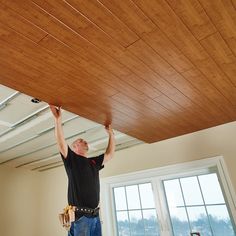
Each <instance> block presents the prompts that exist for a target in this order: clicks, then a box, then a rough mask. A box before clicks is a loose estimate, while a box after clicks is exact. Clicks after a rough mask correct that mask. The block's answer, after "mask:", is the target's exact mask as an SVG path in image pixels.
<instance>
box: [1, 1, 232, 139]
mask: <svg viewBox="0 0 236 236" xmlns="http://www.w3.org/2000/svg"><path fill="white" fill-rule="evenodd" d="M201 1H203V0H201ZM225 1H226V2H227V4H229V2H228V0H225ZM0 2H1V3H2V4H3V5H2V8H1V7H0V8H1V9H0V13H1V10H2V9H6V12H2V13H3V16H0V22H1V17H3V18H2V22H3V23H4V21H5V20H6V19H7V17H8V16H9V19H10V24H6V25H1V24H0V43H1V48H0V55H1V57H0V83H3V84H5V85H7V86H10V87H12V88H14V89H16V90H18V91H22V92H24V93H27V94H29V95H31V96H34V97H35V96H38V98H39V99H41V100H45V101H46V102H49V103H53V104H56V105H62V107H64V108H65V109H66V110H68V111H71V112H74V113H77V114H80V115H83V116H84V117H86V118H88V119H91V120H93V121H96V122H99V123H101V124H104V123H109V122H112V123H113V125H114V128H116V129H118V130H119V131H122V132H124V133H127V134H129V135H133V136H135V137H136V138H140V139H141V140H144V141H146V142H154V141H159V140H163V139H166V138H170V137H175V136H177V135H182V134H185V133H189V132H194V131H197V130H200V129H203V128H208V127H212V126H215V125H219V124H222V123H225V122H229V121H232V120H235V117H236V110H235V107H234V106H233V104H235V103H236V100H235V98H236V97H235V96H236V93H235V87H234V85H233V81H235V80H234V77H235V76H234V75H235V70H234V63H235V58H234V57H235V55H233V53H231V54H230V53H229V50H230V49H231V50H232V48H231V45H230V44H229V43H228V41H227V40H226V38H227V37H228V38H229V35H230V34H229V33H231V32H229V30H227V33H228V34H227V37H226V36H224V35H223V34H222V33H221V31H220V30H219V26H217V25H216V28H217V29H218V30H219V32H220V34H221V36H223V37H222V38H223V39H224V40H225V41H224V40H223V39H222V38H221V39H222V40H223V41H222V40H219V41H217V40H218V39H220V37H218V36H220V35H217V34H216V35H213V34H212V33H214V32H215V29H216V28H214V25H213V24H215V22H214V21H213V20H212V16H211V15H210V14H208V11H207V10H206V8H205V6H204V5H203V4H202V3H199V2H200V1H199V2H197V1H196V0H189V1H188V2H184V1H180V0H176V1H170V0H165V1H164V0H155V1H154V0H149V1H148V2H147V1H144V0H134V1H131V0H127V1H125V0H121V1H114V2H110V1H107V0H100V1H95V0H91V1H89V2H84V1H82V0H79V1H77V0H76V1H75V0H70V1H69V0H68V1H56V0H52V1H44V0H33V2H32V1H29V0H21V1H18V0H12V1H7V0H0ZM176 3H179V4H176ZM217 4H219V3H218V2H217ZM217 4H216V5H217ZM219 6H220V5H217V7H219ZM224 7H225V9H227V14H230V15H232V14H233V12H232V8H231V7H229V6H226V5H224ZM203 8H204V9H203ZM229 9H230V10H229ZM224 14H225V13H224ZM191 15H192V18H191ZM13 16H16V17H13ZM224 16H226V15H224ZM4 17H5V18H4ZM209 17H210V19H211V21H210V20H209ZM230 17H231V18H232V19H234V18H233V16H230ZM22 19H23V20H22ZM225 19H226V18H225ZM225 19H224V21H225ZM227 19H228V18H227ZM217 20H218V21H221V19H220V20H219V19H217ZM222 22H223V21H222ZM212 23H213V24H212ZM15 25H16V26H15ZM17 26H18V27H21V26H22V29H17V28H16V27H17ZM31 26H32V29H31ZM14 27H15V28H14ZM31 30H32V31H31ZM34 30H39V32H41V31H42V32H44V33H45V35H44V38H40V37H39V40H37V37H38V35H37V34H36V37H35V38H34V39H33V38H30V37H31V36H30V34H32V32H33V31H34ZM164 32H165V33H164ZM140 38H141V40H140ZM199 40H202V41H199ZM211 40H213V41H211ZM216 41H217V42H216ZM34 42H38V44H36V43H34ZM204 43H205V44H207V43H208V44H209V43H211V45H206V46H205V47H203V46H204ZM210 46H212V47H214V48H215V49H214V50H213V51H210V50H211V49H212V48H211V47H210ZM227 46H228V47H227ZM222 55H223V56H222ZM227 76H228V77H227ZM229 78H231V80H229ZM42 84H43V85H45V86H44V88H42ZM58 95H60V96H58Z"/></svg>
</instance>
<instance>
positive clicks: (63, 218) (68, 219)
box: [59, 206, 75, 231]
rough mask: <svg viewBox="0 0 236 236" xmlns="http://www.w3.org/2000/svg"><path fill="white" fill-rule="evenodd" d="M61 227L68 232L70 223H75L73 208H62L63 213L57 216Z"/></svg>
mask: <svg viewBox="0 0 236 236" xmlns="http://www.w3.org/2000/svg"><path fill="white" fill-rule="evenodd" d="M59 220H60V223H61V225H62V226H63V227H64V228H65V229H66V230H67V231H69V230H70V226H71V223H72V222H74V221H75V207H73V206H67V207H66V208H64V210H63V213H60V214H59Z"/></svg>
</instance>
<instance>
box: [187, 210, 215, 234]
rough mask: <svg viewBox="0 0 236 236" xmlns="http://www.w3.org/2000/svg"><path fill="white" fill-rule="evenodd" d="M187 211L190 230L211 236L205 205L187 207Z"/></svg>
mask: <svg viewBox="0 0 236 236" xmlns="http://www.w3.org/2000/svg"><path fill="white" fill-rule="evenodd" d="M187 211H188V215H189V221H190V225H191V229H192V231H193V232H199V233H200V234H201V235H204V236H212V233H211V229H210V225H209V221H208V218H207V214H206V210H205V207H187Z"/></svg>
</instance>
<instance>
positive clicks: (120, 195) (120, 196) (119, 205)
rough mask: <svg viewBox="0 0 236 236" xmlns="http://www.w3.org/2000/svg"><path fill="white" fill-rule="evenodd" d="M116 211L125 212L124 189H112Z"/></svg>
mask: <svg viewBox="0 0 236 236" xmlns="http://www.w3.org/2000/svg"><path fill="white" fill-rule="evenodd" d="M114 195H115V204H116V210H127V203H126V197H125V188H124V187H120V188H114Z"/></svg>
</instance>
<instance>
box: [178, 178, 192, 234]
mask: <svg viewBox="0 0 236 236" xmlns="http://www.w3.org/2000/svg"><path fill="white" fill-rule="evenodd" d="M178 181H179V185H180V190H181V194H182V197H183V202H184V206H185V212H186V215H187V219H188V225H189V230H190V232H192V227H191V224H190V220H189V215H188V211H187V207H186V201H185V197H184V192H183V188H182V185H181V182H180V179H179V178H178Z"/></svg>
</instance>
